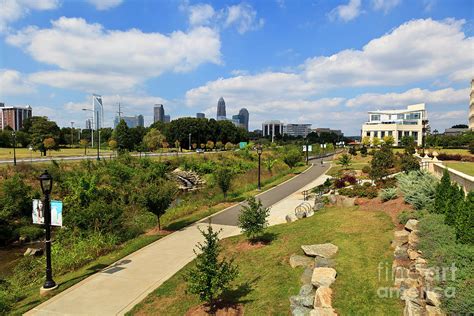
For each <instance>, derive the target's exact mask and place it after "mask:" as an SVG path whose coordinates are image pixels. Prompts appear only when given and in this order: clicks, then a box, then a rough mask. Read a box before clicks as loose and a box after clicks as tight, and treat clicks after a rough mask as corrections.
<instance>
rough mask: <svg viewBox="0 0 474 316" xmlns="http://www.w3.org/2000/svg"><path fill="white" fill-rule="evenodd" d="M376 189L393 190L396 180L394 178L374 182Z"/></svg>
mask: <svg viewBox="0 0 474 316" xmlns="http://www.w3.org/2000/svg"><path fill="white" fill-rule="evenodd" d="M375 184H376V186H377V189H388V188H394V187H396V186H397V179H396V178H394V177H391V178H385V179H383V180H379V181H376V182H375Z"/></svg>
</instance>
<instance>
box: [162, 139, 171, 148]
mask: <svg viewBox="0 0 474 316" xmlns="http://www.w3.org/2000/svg"><path fill="white" fill-rule="evenodd" d="M168 147H170V144H169V143H168V142H167V141H166V139H165V140H164V141H162V142H161V148H163V149H168Z"/></svg>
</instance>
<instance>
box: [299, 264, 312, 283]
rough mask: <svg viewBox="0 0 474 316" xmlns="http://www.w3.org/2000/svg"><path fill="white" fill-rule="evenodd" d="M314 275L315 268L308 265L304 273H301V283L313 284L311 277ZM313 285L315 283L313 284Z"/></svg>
mask: <svg viewBox="0 0 474 316" xmlns="http://www.w3.org/2000/svg"><path fill="white" fill-rule="evenodd" d="M312 276H313V268H311V267H307V268H306V269H304V271H303V274H302V275H301V278H300V280H301V283H303V284H311V278H312ZM311 286H313V285H311Z"/></svg>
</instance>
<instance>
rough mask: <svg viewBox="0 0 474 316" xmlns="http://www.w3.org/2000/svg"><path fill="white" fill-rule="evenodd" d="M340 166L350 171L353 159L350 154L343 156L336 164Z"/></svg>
mask: <svg viewBox="0 0 474 316" xmlns="http://www.w3.org/2000/svg"><path fill="white" fill-rule="evenodd" d="M336 163H337V164H338V165H341V167H342V168H343V169H348V168H349V166H350V165H351V164H352V158H351V156H349V155H348V154H342V155H341V156H340V157H339V159H338V160H337V162H336Z"/></svg>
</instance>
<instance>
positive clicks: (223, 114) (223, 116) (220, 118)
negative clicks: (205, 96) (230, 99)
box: [217, 97, 226, 121]
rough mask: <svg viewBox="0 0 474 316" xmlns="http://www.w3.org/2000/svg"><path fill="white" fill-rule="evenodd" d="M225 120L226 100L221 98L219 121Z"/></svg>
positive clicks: (218, 105) (218, 107)
mask: <svg viewBox="0 0 474 316" xmlns="http://www.w3.org/2000/svg"><path fill="white" fill-rule="evenodd" d="M225 119H226V114H225V101H224V98H223V97H221V98H220V99H219V101H217V120H218V121H223V120H225Z"/></svg>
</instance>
